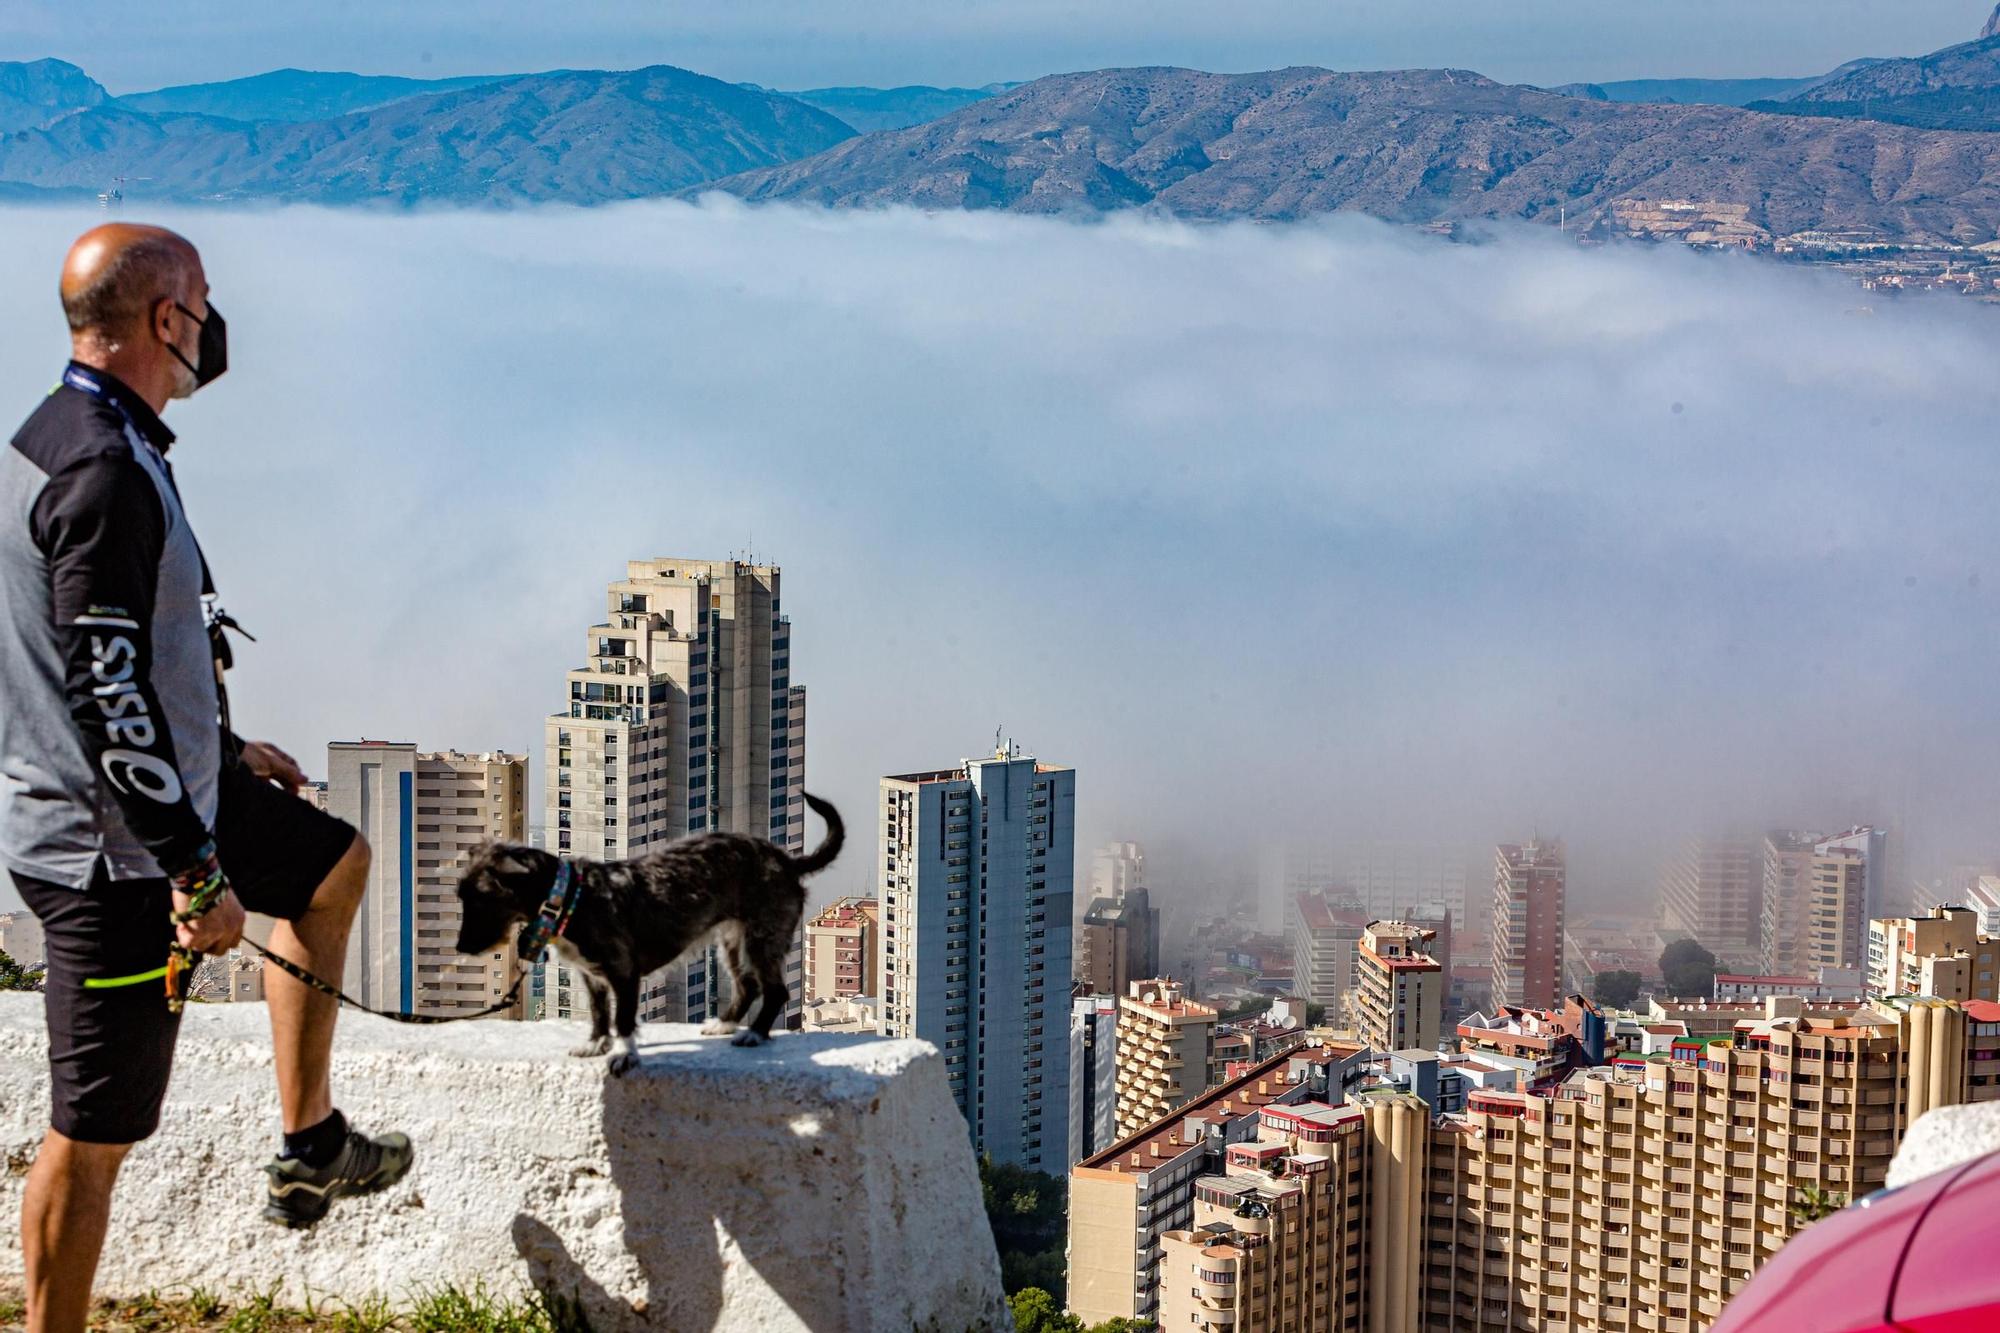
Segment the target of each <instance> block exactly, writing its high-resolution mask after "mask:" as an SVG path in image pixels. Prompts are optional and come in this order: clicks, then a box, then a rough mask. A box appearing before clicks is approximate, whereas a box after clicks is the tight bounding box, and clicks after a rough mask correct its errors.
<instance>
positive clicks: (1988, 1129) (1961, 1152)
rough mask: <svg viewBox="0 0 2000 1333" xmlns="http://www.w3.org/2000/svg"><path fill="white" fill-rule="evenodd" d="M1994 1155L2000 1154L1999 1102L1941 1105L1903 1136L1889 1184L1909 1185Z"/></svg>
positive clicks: (1923, 1116)
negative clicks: (1959, 1165)
mask: <svg viewBox="0 0 2000 1333" xmlns="http://www.w3.org/2000/svg"><path fill="white" fill-rule="evenodd" d="M1991 1152H2000V1102H1981V1103H1979V1104H1977V1105H1973V1106H1940V1107H1938V1108H1937V1109H1936V1110H1935V1111H1926V1112H1924V1114H1922V1115H1920V1116H1918V1117H1917V1123H1915V1124H1914V1125H1911V1126H1910V1129H1909V1132H1908V1133H1906V1134H1905V1135H1903V1142H1902V1144H1901V1145H1900V1146H1899V1147H1898V1148H1897V1149H1896V1156H1895V1160H1893V1161H1891V1162H1890V1163H1889V1175H1888V1180H1887V1183H1888V1185H1889V1186H1890V1187H1891V1188H1894V1187H1896V1186H1899V1185H1907V1184H1909V1183H1910V1182H1911V1181H1913V1180H1922V1179H1923V1178H1924V1177H1925V1176H1929V1175H1935V1174H1936V1173H1937V1172H1939V1171H1943V1170H1946V1169H1948V1168H1950V1167H1954V1166H1957V1165H1958V1164H1959V1163H1960V1162H1966V1161H1970V1160H1972V1159H1973V1158H1975V1157H1984V1156H1985V1155H1986V1154H1987V1153H1991Z"/></svg>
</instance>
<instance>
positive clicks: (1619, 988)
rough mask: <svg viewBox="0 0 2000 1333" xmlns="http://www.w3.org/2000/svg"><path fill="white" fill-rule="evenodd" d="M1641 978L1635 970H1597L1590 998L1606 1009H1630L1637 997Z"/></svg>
mask: <svg viewBox="0 0 2000 1333" xmlns="http://www.w3.org/2000/svg"><path fill="white" fill-rule="evenodd" d="M1641 980H1642V978H1641V977H1640V976H1639V974H1638V973H1637V972H1599V973H1598V974H1597V979H1596V981H1595V982H1593V983H1592V985H1591V993H1590V998H1591V999H1593V1000H1596V1001H1597V1002H1598V1003H1599V1004H1601V1005H1603V1006H1604V1007H1605V1008H1607V1009H1630V1008H1631V1007H1632V1002H1633V1001H1634V1000H1636V999H1638V998H1639V983H1640V982H1641Z"/></svg>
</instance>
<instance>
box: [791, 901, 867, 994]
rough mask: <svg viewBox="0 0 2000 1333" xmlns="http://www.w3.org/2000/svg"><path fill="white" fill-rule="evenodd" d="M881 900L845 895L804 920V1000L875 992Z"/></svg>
mask: <svg viewBox="0 0 2000 1333" xmlns="http://www.w3.org/2000/svg"><path fill="white" fill-rule="evenodd" d="M881 924H882V908H881V904H880V903H878V902H877V901H876V900H875V899H873V898H859V897H848V898H842V899H840V900H838V901H837V902H834V903H831V904H829V905H828V906H827V907H825V908H822V909H821V911H820V913H819V915H818V916H816V917H814V918H813V919H812V920H811V921H808V922H807V923H806V966H805V973H806V996H805V998H806V1003H807V1004H811V1003H813V1002H814V1001H816V1000H845V999H852V998H854V997H855V996H860V995H868V996H872V995H876V994H878V993H879V982H880V976H879V974H878V973H877V971H876V948H877V944H878V940H877V939H876V932H877V931H878V930H879V929H881Z"/></svg>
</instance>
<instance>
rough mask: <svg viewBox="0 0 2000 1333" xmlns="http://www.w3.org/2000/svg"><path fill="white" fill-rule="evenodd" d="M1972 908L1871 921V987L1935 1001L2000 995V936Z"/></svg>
mask: <svg viewBox="0 0 2000 1333" xmlns="http://www.w3.org/2000/svg"><path fill="white" fill-rule="evenodd" d="M1979 915H1980V914H1979V913H1978V912H1977V911H1976V910H1974V909H1973V908H1970V907H1934V908H1932V909H1931V910H1930V912H1929V913H1927V914H1926V915H1923V916H1900V917H1885V918H1882V919H1879V920H1875V921H1870V922H1869V923H1868V974H1867V975H1868V990H1869V992H1870V993H1871V994H1874V995H1923V996H1929V997H1930V998H1932V999H1937V1000H2000V982H1996V981H1995V975H1996V973H2000V962H1996V959H2000V941H1996V940H1994V939H1992V938H1990V937H1988V936H1987V935H1984V934H1982V933H1981V932H1980V929H1979Z"/></svg>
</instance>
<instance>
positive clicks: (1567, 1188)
mask: <svg viewBox="0 0 2000 1333" xmlns="http://www.w3.org/2000/svg"><path fill="white" fill-rule="evenodd" d="M1973 1005H1974V1006H1975V1007H1976V1009H1977V1010H1978V1012H1979V1013H1980V1014H1981V1015H1982V1016H1984V1017H1990V1018H1992V1019H1993V1020H1995V1021H1994V1022H1993V1023H1991V1024H1974V1025H1971V1026H1972V1027H1980V1026H1986V1027H1990V1028H1991V1029H1992V1034H1987V1035H1983V1036H1978V1037H1974V1036H1969V1025H1968V1023H1967V1021H1966V1020H1967V1017H1968V1013H1967V1010H1966V1009H1964V1008H1961V1007H1960V1006H1957V1005H1953V1004H1949V1003H1945V1002H1941V1001H1936V1000H1899V1001H1897V1002H1895V1003H1894V1004H1893V1005H1886V1006H1880V1007H1877V1008H1873V1009H1868V1010H1864V1011H1858V1012H1856V1013H1854V1014H1851V1015H1840V1016H1832V1017H1811V1016H1807V1015H1804V1014H1803V1013H1802V1012H1801V1010H1800V1006H1799V1005H1798V1002H1797V1001H1791V1002H1790V1003H1789V1004H1787V1003H1786V1002H1784V1001H1773V1002H1772V1003H1771V1004H1769V1005H1767V1006H1766V1008H1765V1011H1764V1014H1763V1016H1761V1017H1757V1018H1752V1019H1745V1020H1743V1021H1741V1022H1739V1023H1738V1024H1737V1025H1736V1027H1735V1028H1734V1029H1732V1030H1731V1031H1730V1032H1728V1033H1726V1034H1719V1035H1716V1036H1712V1037H1708V1038H1682V1039H1679V1040H1677V1041H1676V1042H1675V1043H1674V1045H1673V1049H1672V1053H1671V1054H1665V1055H1663V1056H1661V1057H1657V1058H1653V1059H1643V1058H1634V1057H1626V1058H1621V1059H1619V1060H1618V1062H1617V1063H1616V1064H1614V1065H1599V1066H1596V1067H1593V1068H1588V1069H1581V1070H1576V1071H1573V1072H1571V1073H1570V1074H1569V1075H1568V1076H1567V1077H1566V1078H1565V1079H1564V1080H1563V1081H1562V1082H1561V1083H1560V1084H1557V1085H1555V1086H1552V1087H1549V1088H1547V1089H1546V1090H1544V1091H1542V1092H1539V1093H1531V1092H1525V1091H1501V1090H1496V1089H1493V1088H1482V1087H1474V1088H1473V1089H1471V1090H1470V1091H1468V1092H1467V1094H1466V1097H1465V1100H1466V1106H1465V1109H1463V1110H1457V1111H1451V1112H1447V1113H1445V1114H1442V1115H1438V1116H1435V1117H1434V1116H1433V1115H1432V1113H1431V1109H1430V1108H1429V1107H1427V1106H1425V1105H1424V1104H1423V1103H1422V1102H1421V1101H1420V1100H1419V1099H1417V1098H1415V1097H1413V1096H1409V1095H1406V1094H1403V1093H1400V1092H1393V1091H1390V1090H1389V1088H1390V1086H1391V1085H1388V1084H1383V1085H1380V1086H1377V1087H1374V1088H1371V1087H1369V1086H1366V1084H1365V1082H1364V1084H1363V1085H1362V1086H1358V1087H1357V1086H1356V1085H1355V1082H1354V1076H1355V1074H1356V1072H1357V1071H1355V1070H1354V1069H1353V1067H1352V1065H1351V1064H1350V1063H1349V1062H1346V1061H1338V1060H1335V1059H1328V1060H1327V1061H1326V1062H1325V1064H1324V1065H1323V1066H1322V1071H1321V1074H1320V1076H1319V1078H1318V1080H1317V1081H1316V1082H1310V1083H1308V1082H1305V1081H1299V1082H1290V1081H1288V1080H1287V1079H1285V1078H1284V1077H1282V1076H1281V1075H1280V1073H1279V1071H1278V1068H1277V1067H1276V1066H1264V1067H1259V1068H1256V1069H1253V1070H1251V1071H1250V1072H1249V1073H1247V1074H1245V1075H1244V1076H1243V1077H1241V1078H1238V1079H1236V1080H1233V1081H1232V1082H1230V1083H1228V1084H1225V1085H1223V1086H1221V1087H1218V1088H1213V1089H1210V1090H1209V1092H1207V1093H1206V1094H1204V1095H1203V1096H1202V1097H1201V1098H1200V1099H1199V1100H1197V1101H1196V1102H1194V1103H1191V1104H1190V1105H1188V1106H1187V1107H1184V1108H1183V1109H1182V1110H1181V1111H1180V1112H1179V1113H1178V1114H1177V1115H1175V1116H1172V1117H1169V1118H1167V1119H1165V1120H1162V1121H1159V1122H1156V1123H1155V1124H1153V1125H1150V1126H1147V1127H1146V1128H1145V1129H1144V1130H1143V1131H1142V1132H1140V1133H1139V1134H1135V1135H1132V1136H1129V1137H1127V1138H1125V1139H1123V1140H1121V1141H1120V1142H1118V1143H1116V1144H1114V1145H1113V1146H1112V1147H1111V1148H1109V1149H1107V1150H1106V1151H1105V1152H1103V1153H1100V1154H1099V1155H1098V1156H1096V1157H1094V1158H1088V1159H1086V1160H1085V1161H1083V1162H1081V1163H1079V1164H1078V1166H1077V1167H1076V1169H1075V1170H1073V1171H1072V1172H1071V1176H1070V1183H1071V1207H1070V1236H1069V1279H1070V1305H1071V1308H1072V1309H1073V1310H1075V1311H1076V1312H1077V1313H1078V1314H1080V1315H1082V1316H1083V1317H1084V1318H1085V1319H1086V1321H1095V1320H1101V1319H1106V1318H1110V1317H1112V1316H1114V1315H1124V1316H1126V1317H1129V1318H1141V1319H1153V1320H1157V1321H1158V1322H1159V1326H1160V1327H1161V1328H1162V1329H1178V1328H1192V1329H1197V1330H1201V1329H1214V1330H1222V1329H1227V1330H1228V1331H1229V1333H1280V1331H1281V1330H1339V1331H1340V1333H1364V1331H1365V1333H1445V1331H1446V1330H1461V1329H1464V1330H1470V1329H1485V1328H1495V1329H1509V1330H1522V1331H1524V1333H1638V1331H1639V1330H1645V1331H1646V1333H1699V1330H1700V1329H1702V1328H1703V1327H1705V1326H1707V1324H1708V1323H1709V1321H1710V1320H1712V1319H1713V1318H1714V1317H1715V1315H1716V1314H1717V1313H1718V1312H1719V1311H1720V1310H1721V1308H1722V1306H1723V1304H1724V1303H1725V1302H1726V1301H1727V1300H1728V1299H1729V1297H1730V1296H1731V1295H1732V1294H1734V1293H1735V1292H1736V1291H1737V1290H1738V1289H1739V1288H1740V1287H1741V1286H1742V1284H1743V1283H1744V1282H1745V1281H1746V1280H1747V1279H1748V1278H1749V1276H1750V1275H1751V1273H1752V1272H1753V1271H1755V1269H1756V1268H1757V1267H1758V1266H1759V1265H1760V1264H1762V1263H1763V1262H1764V1261H1766V1260H1767V1259H1769V1258H1770V1256H1771V1255H1772V1254H1773V1253H1775V1252H1776V1251H1777V1249H1778V1248H1779V1247H1780V1246H1781V1245H1782V1244H1783V1243H1784V1242H1785V1240H1786V1239H1787V1238H1789V1237H1790V1236H1791V1235H1792V1234H1793V1233H1794V1232H1795V1231H1796V1229H1797V1225H1798V1224H1797V1222H1796V1221H1795V1220H1794V1216H1793V1214H1792V1211H1791V1207H1792V1205H1793V1204H1794V1203H1795V1202H1797V1201H1798V1199H1799V1196H1800V1191H1801V1190H1802V1189H1803V1188H1805V1187H1807V1186H1812V1187H1816V1188H1819V1189H1823V1190H1825V1191H1826V1192H1828V1193H1829V1194H1831V1195H1834V1196H1836V1197H1841V1198H1846V1199H1856V1198H1859V1197H1862V1196H1863V1195H1865V1194H1867V1193H1869V1192H1871V1191H1872V1190H1874V1189H1876V1188H1879V1187H1880V1185H1881V1184H1882V1181H1883V1178H1884V1175H1885V1173H1886V1171H1887V1168H1888V1164H1889V1160H1890V1157H1891V1155H1892V1154H1893V1152H1894V1149H1895V1146H1896V1144H1897V1142H1898V1141H1899V1140H1900V1138H1901V1136H1902V1134H1903V1132H1904V1131H1905V1129H1906V1128H1907V1127H1908V1125H1909V1124H1910V1123H1911V1121H1913V1120H1914V1119H1915V1118H1916V1117H1917V1116H1919V1115H1921V1114H1923V1113H1924V1112H1925V1111H1927V1110H1929V1109H1931V1108H1933V1107H1936V1106H1940V1105H1948V1104H1951V1103H1954V1102H1957V1101H1961V1100H1965V1099H1966V1098H1967V1097H1968V1096H1970V1095H1971V1085H1970V1083H1969V1082H1968V1079H1967V1072H1966V1071H1967V1069H1968V1067H1969V1065H1970V1064H1971V1063H1972V1062H1971V1061H1969V1060H1968V1059H1967V1053H1968V1049H1969V1045H1968V1043H1969V1041H1971V1040H1986V1041H1992V1042H2000V1035H1993V1034H2000V1006H1991V1007H1989V1006H1987V1005H1986V1004H1985V1002H1983V1001H1974V1002H1973ZM1323 1054H1325V1055H1329V1056H1330V1055H1331V1054H1332V1053H1331V1052H1328V1053H1323ZM1306 1056H1307V1053H1304V1052H1295V1053H1293V1056H1292V1057H1291V1059H1290V1060H1288V1061H1282V1062H1280V1063H1282V1064H1287V1065H1290V1066H1292V1067H1293V1068H1294V1069H1296V1068H1297V1067H1298V1065H1300V1064H1302V1063H1303V1064H1305V1065H1306V1066H1307V1067H1308V1068H1310V1066H1311V1061H1310V1060H1309V1059H1307V1058H1306ZM1368 1070H1369V1067H1368V1066H1365V1065H1364V1067H1363V1069H1362V1070H1361V1071H1359V1072H1361V1073H1363V1074H1364V1075H1365V1076H1366V1077H1369V1078H1372V1077H1374V1075H1373V1074H1372V1073H1370V1072H1368Z"/></svg>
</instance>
